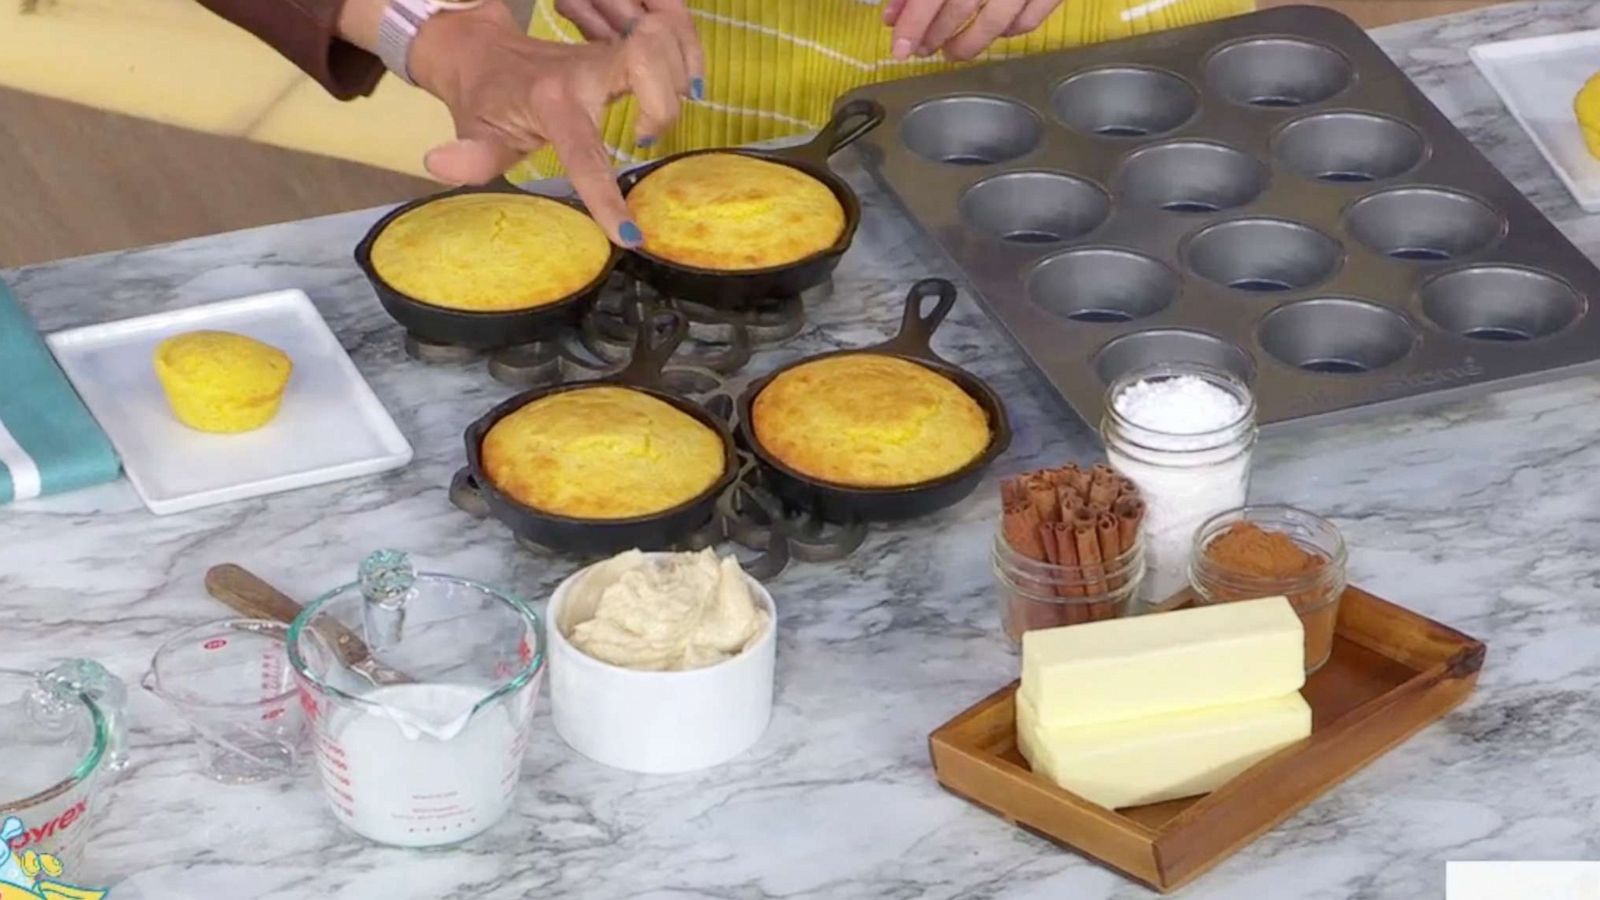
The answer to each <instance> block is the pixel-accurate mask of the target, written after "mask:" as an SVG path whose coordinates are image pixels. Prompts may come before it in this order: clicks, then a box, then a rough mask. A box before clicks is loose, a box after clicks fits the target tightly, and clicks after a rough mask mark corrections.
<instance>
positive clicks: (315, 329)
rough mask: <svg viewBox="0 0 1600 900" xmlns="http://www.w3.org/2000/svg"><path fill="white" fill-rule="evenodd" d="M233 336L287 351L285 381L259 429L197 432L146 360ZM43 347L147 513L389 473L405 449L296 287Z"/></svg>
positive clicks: (75, 332)
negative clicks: (196, 339)
mask: <svg viewBox="0 0 1600 900" xmlns="http://www.w3.org/2000/svg"><path fill="white" fill-rule="evenodd" d="M199 329H206V330H212V331H231V332H234V333H236V334H243V335H246V336H248V337H253V338H255V339H256V340H259V341H265V342H266V343H268V344H271V345H272V346H274V347H277V348H279V349H281V350H283V352H285V353H287V354H289V358H290V359H291V360H293V362H294V374H293V375H292V376H291V377H290V379H289V386H288V388H287V390H286V391H285V392H284V397H283V407H282V408H281V410H280V411H279V412H278V415H277V417H276V418H274V419H273V420H272V421H271V422H269V423H267V425H266V426H265V427H262V428H259V429H257V430H255V431H250V432H246V433H244V434H231V435H224V434H206V433H203V432H199V431H195V430H193V429H190V428H188V427H186V426H184V425H183V424H181V423H180V422H179V421H178V420H177V419H176V418H175V417H174V416H173V415H172V411H171V409H170V407H168V406H167V398H166V395H165V394H164V393H163V392H162V390H161V384H160V382H159V381H157V380H156V373H155V369H154V368H153V366H152V364H151V357H152V356H153V354H154V353H155V349H156V345H157V344H159V343H160V342H161V341H162V340H163V339H165V338H167V337H170V336H172V335H174V334H178V333H180V332H185V331H194V330H199ZM45 340H46V342H47V343H48V344H49V345H50V350H51V352H52V353H54V354H55V357H56V360H57V362H59V363H60V364H61V368H62V369H63V370H64V371H65V372H66V373H67V378H68V379H69V380H71V382H72V385H73V387H75V388H77V390H78V395H79V396H81V397H82V398H83V402H84V403H86V404H88V406H89V411H90V412H91V413H93V414H94V417H95V419H97V420H98V421H99V422H100V427H101V428H104V429H105V431H106V434H107V435H108V436H109V437H110V438H111V443H112V444H113V445H114V446H115V447H116V448H117V454H118V455H119V456H121V457H122V468H123V470H124V471H125V472H127V475H128V480H129V481H131V482H133V488H134V490H135V491H137V492H138V494H139V498H140V499H141V500H143V501H144V504H145V506H147V507H149V508H150V511H151V512H153V513H155V514H157V515H166V514H168V513H178V512H185V511H188V510H191V509H198V508H200V507H203V506H211V505H213V504H217V503H226V502H229V501H233V500H242V499H245V498H247V497H258V496H261V495H263V494H272V493H277V492H279V491H287V490H293V489H295V488H302V487H307V486H309V485H313V484H326V483H327V482H330V481H338V480H341V479H345V478H354V477H357V476H360V475H370V474H372V473H374V472H383V471H387V470H389V469H394V468H399V467H400V466H403V465H405V464H406V463H408V462H410V461H411V444H410V443H408V442H407V441H406V439H405V437H404V436H403V435H402V434H400V429H399V428H397V427H395V424H394V420H393V419H391V418H390V417H389V413H388V412H387V411H386V410H385V409H384V408H383V404H381V403H379V402H378V398H377V397H376V396H375V395H374V394H373V393H372V388H371V387H369V386H368V385H367V382H366V381H365V380H364V379H363V378H362V377H361V373H360V372H357V371H356V367H355V364H354V363H352V362H351V361H350V357H349V355H348V354H346V353H345V352H344V348H343V347H341V346H340V345H339V341H338V339H337V338H335V337H334V336H333V332H332V331H331V330H330V329H329V328H328V323H327V322H324V321H323V320H322V316H321V315H319V314H318V313H317V309H316V307H314V306H312V305H311V299H310V298H309V297H307V296H306V295H305V293H304V292H303V291H277V292H274V293H271V294H261V295H258V296H255V297H242V298H240V299H238V300H226V301H223V302H221V303H210V304H207V305H205V306H196V307H192V308H190V309H182V310H177V311H174V312H170V313H159V314H157V315H153V316H144V317H141V318H136V319H125V320H123V321H120V322H110V323H107V324H104V325H90V326H87V327H84V328H74V329H71V330H69V331H61V332H57V333H55V334H52V335H50V336H49V337H47V338H46V339H45Z"/></svg>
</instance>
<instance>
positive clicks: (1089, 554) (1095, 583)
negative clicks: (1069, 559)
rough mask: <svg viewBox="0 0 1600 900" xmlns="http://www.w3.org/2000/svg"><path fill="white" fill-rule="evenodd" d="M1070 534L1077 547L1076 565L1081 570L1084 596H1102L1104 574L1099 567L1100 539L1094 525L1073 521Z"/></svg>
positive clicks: (1104, 588)
mask: <svg viewBox="0 0 1600 900" xmlns="http://www.w3.org/2000/svg"><path fill="white" fill-rule="evenodd" d="M1072 533H1073V537H1074V538H1075V539H1076V542H1077V547H1078V565H1079V566H1080V567H1081V568H1082V569H1083V582H1084V595H1085V596H1088V597H1096V596H1099V595H1101V594H1104V593H1105V592H1106V585H1105V573H1104V571H1103V570H1102V569H1101V567H1100V538H1099V535H1098V533H1097V532H1096V525H1095V523H1094V522H1092V521H1091V522H1089V523H1083V522H1081V521H1080V520H1074V522H1073V525H1072Z"/></svg>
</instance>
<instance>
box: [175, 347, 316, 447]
mask: <svg viewBox="0 0 1600 900" xmlns="http://www.w3.org/2000/svg"><path fill="white" fill-rule="evenodd" d="M154 364H155V370H156V378H157V380H159V381H160V382H161V389H162V390H163V391H165V392H166V395H167V402H168V404H169V405H170V406H171V407H172V414H173V415H175V416H177V417H178V421H180V422H182V423H183V424H185V425H187V426H189V427H190V428H193V429H196V430H197V431H210V432H215V433H218V434H235V433H238V432H242V431H254V430H255V429H257V428H260V427H261V426H263V425H265V424H267V423H268V422H270V421H272V418H273V417H274V416H276V415H277V414H278V407H279V406H280V405H281V404H282V402H283V392H284V389H285V388H287V387H288V384H289V376H290V375H292V374H293V373H294V363H293V362H292V361H291V360H290V359H289V356H288V354H286V353H284V352H283V351H282V350H279V349H278V348H277V347H274V346H272V345H271V344H265V343H262V342H261V341H258V340H256V339H254V338H251V337H246V336H245V335H242V334H234V333H232V332H228V331H188V332H184V333H182V334H175V335H173V336H172V337H169V338H167V339H166V340H164V341H162V342H161V343H160V344H159V345H157V347H156V352H155V359H154Z"/></svg>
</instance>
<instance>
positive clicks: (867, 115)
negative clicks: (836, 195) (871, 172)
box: [776, 98, 885, 166]
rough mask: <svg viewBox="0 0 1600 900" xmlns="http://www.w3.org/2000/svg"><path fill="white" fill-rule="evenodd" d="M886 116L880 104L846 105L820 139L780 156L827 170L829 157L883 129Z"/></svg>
mask: <svg viewBox="0 0 1600 900" xmlns="http://www.w3.org/2000/svg"><path fill="white" fill-rule="evenodd" d="M884 115H885V113H884V110H883V104H881V103H879V102H878V101H876V100H868V99H866V98H857V99H855V100H849V101H846V102H845V103H843V104H842V105H840V106H839V108H838V109H836V110H834V111H833V118H831V119H829V120H828V124H826V125H824V126H822V130H821V131H818V132H817V136H816V137H814V138H812V139H811V140H809V141H807V142H805V143H804V144H800V145H799V146H796V147H788V148H785V149H783V150H780V151H778V153H777V154H776V155H778V156H787V157H790V158H792V159H799V160H805V161H807V162H812V163H816V164H817V165H821V166H826V165H827V164H828V158H829V157H831V156H833V155H834V154H835V153H838V152H839V151H840V150H843V149H844V148H846V147H848V146H850V145H851V144H854V143H855V142H856V141H858V140H860V139H861V138H862V136H863V135H865V134H866V133H867V132H869V131H871V130H872V129H874V128H877V127H878V126H879V125H881V124H882V123H883V119H884Z"/></svg>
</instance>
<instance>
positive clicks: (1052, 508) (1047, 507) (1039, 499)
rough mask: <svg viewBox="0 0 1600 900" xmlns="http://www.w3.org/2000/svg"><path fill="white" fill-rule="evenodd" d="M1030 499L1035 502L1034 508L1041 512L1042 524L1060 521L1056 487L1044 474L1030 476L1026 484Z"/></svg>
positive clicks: (1040, 519)
mask: <svg viewBox="0 0 1600 900" xmlns="http://www.w3.org/2000/svg"><path fill="white" fill-rule="evenodd" d="M1024 485H1025V487H1026V490H1027V492H1028V498H1029V499H1030V500H1032V501H1033V508H1034V509H1035V510H1038V512H1039V521H1040V522H1057V521H1060V514H1059V513H1058V512H1057V510H1058V509H1059V501H1057V499H1056V489H1055V485H1053V484H1051V483H1050V480H1049V479H1048V478H1046V477H1045V476H1044V475H1042V474H1035V475H1029V476H1028V479H1027V481H1026V482H1024Z"/></svg>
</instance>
